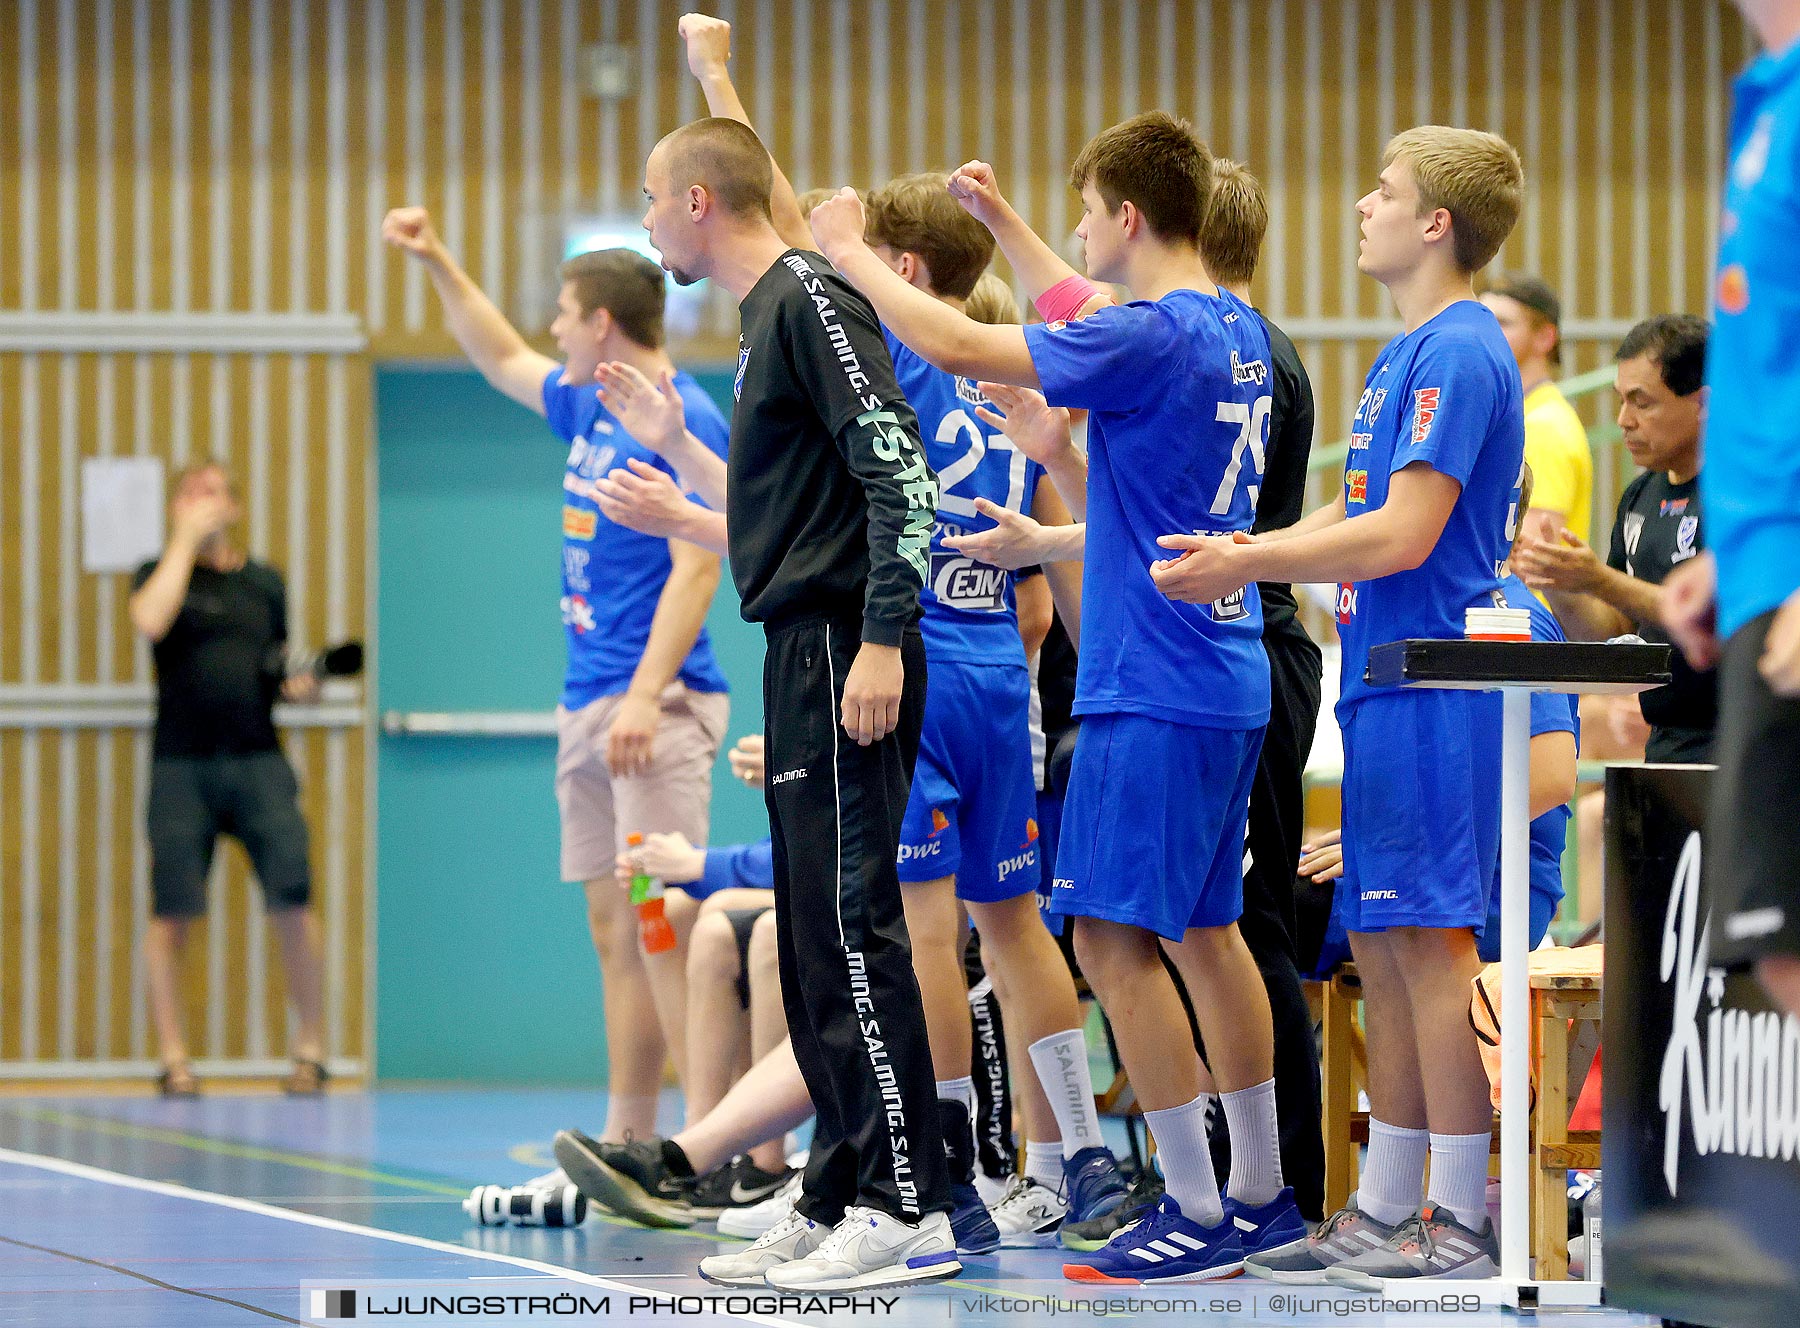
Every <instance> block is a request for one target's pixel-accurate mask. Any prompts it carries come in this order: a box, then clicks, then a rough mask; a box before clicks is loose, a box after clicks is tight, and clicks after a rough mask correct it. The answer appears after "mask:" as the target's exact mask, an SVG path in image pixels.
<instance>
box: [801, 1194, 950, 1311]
mask: <svg viewBox="0 0 1800 1328" xmlns="http://www.w3.org/2000/svg"><path fill="white" fill-rule="evenodd" d="M960 1272H962V1261H961V1260H959V1259H958V1258H957V1257H956V1237H955V1235H954V1234H952V1232H951V1230H950V1218H949V1217H948V1215H946V1214H944V1213H930V1214H927V1215H926V1216H925V1217H924V1218H922V1219H920V1221H919V1223H918V1224H917V1225H916V1226H915V1225H913V1224H912V1223H909V1222H902V1221H901V1220H900V1219H899V1218H897V1217H890V1216H889V1215H888V1214H886V1213H883V1212H879V1211H877V1210H876V1209H873V1208H861V1207H851V1208H847V1209H845V1210H844V1220H843V1221H841V1222H839V1223H838V1224H837V1226H835V1227H833V1228H832V1230H831V1234H830V1235H828V1236H826V1237H825V1239H824V1240H823V1241H821V1242H820V1243H819V1245H818V1247H817V1248H816V1249H814V1250H813V1251H812V1253H810V1254H807V1255H805V1256H804V1257H802V1258H797V1259H795V1260H794V1261H793V1262H792V1263H784V1264H780V1265H779V1266H777V1267H774V1268H771V1269H769V1273H768V1283H769V1285H770V1286H772V1287H776V1288H778V1289H780V1290H783V1291H851V1290H855V1289H856V1288H858V1287H873V1286H893V1285H895V1284H897V1283H901V1282H935V1281H938V1280H940V1279H942V1278H946V1277H955V1276H956V1275H957V1274H958V1273H960Z"/></svg>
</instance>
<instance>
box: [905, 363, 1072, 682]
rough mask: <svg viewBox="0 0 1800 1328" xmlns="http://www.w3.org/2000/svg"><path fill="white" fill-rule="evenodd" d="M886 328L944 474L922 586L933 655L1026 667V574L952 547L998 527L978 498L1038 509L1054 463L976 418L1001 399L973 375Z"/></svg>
mask: <svg viewBox="0 0 1800 1328" xmlns="http://www.w3.org/2000/svg"><path fill="white" fill-rule="evenodd" d="M882 335H883V336H884V337H885V338H886V339H887V346H888V353H889V354H890V355H891V356H892V357H893V360H894V377H895V378H896V379H897V380H898V381H899V384H900V391H901V393H902V394H903V395H904V396H905V397H906V400H907V402H908V404H910V405H911V406H912V408H913V413H914V414H916V415H917V416H918V417H919V436H920V438H921V439H922V440H923V441H924V443H925V456H926V458H927V459H928V460H929V461H930V462H931V468H932V470H933V471H935V472H936V473H937V477H938V509H937V522H936V524H935V525H933V527H932V530H931V576H930V577H929V578H928V579H927V580H926V582H925V588H924V589H923V590H922V591H920V592H919V604H920V607H921V608H923V609H924V616H923V617H922V618H921V619H920V620H919V631H920V633H921V634H922V635H923V636H924V638H925V653H926V655H927V657H928V658H930V659H942V660H956V661H959V662H962V663H967V664H1016V665H1018V666H1019V667H1020V668H1024V667H1025V647H1024V645H1023V643H1022V642H1021V641H1020V640H1019V609H1018V597H1017V595H1016V594H1015V591H1014V583H1015V581H1016V578H1015V577H1014V575H1013V574H1012V573H1011V572H1003V571H1001V570H1000V569H999V568H997V567H989V566H987V565H986V564H985V563H979V562H976V561H975V560H974V559H972V558H969V557H967V556H965V555H963V554H960V553H957V552H956V551H955V550H954V549H949V548H946V547H945V546H944V540H945V539H947V538H949V539H954V538H956V537H957V536H960V535H972V534H976V533H978V532H980V531H983V530H992V529H993V527H994V522H993V519H992V518H990V517H985V516H982V515H981V514H980V513H979V512H977V511H976V510H975V500H976V499H977V498H986V499H987V500H988V501H989V502H992V503H994V504H995V505H996V506H999V507H1004V508H1007V509H1008V510H1009V511H1013V512H1029V511H1030V510H1031V504H1032V500H1033V499H1034V498H1035V497H1036V494H1037V486H1038V481H1039V479H1041V478H1042V477H1043V473H1044V468H1043V467H1042V466H1040V465H1038V463H1037V462H1035V461H1033V460H1031V459H1030V458H1029V457H1027V456H1026V455H1025V454H1024V453H1023V452H1021V451H1019V449H1018V448H1016V447H1014V446H1013V444H1012V440H1011V439H1009V438H1008V437H1007V436H1006V435H1005V434H1003V433H1001V432H1000V431H999V430H998V429H995V428H992V427H990V426H989V425H986V424H983V423H982V422H981V420H979V419H978V418H976V415H975V408H976V407H977V406H987V407H988V409H990V410H994V409H995V407H994V406H993V405H992V404H991V403H990V402H989V401H988V400H987V398H986V397H984V396H982V395H981V392H980V391H979V390H978V389H977V388H976V386H975V383H974V381H973V380H972V379H968V378H958V377H957V376H956V375H955V374H949V373H945V372H944V371H943V370H942V369H939V368H936V367H935V366H933V365H930V364H927V363H926V362H925V361H924V360H922V359H920V358H919V357H918V356H917V355H916V354H914V353H913V352H912V350H911V349H909V348H908V347H906V346H904V345H902V344H901V343H900V342H899V341H898V340H897V339H896V338H895V337H894V334H893V333H892V332H889V331H887V330H886V329H885V328H884V329H882Z"/></svg>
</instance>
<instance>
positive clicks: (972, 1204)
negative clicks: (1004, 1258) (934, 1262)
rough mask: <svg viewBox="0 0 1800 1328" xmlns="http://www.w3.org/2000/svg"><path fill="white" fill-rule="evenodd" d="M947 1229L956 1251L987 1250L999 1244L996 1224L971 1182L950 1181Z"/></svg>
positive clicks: (986, 1252) (968, 1252) (959, 1252)
mask: <svg viewBox="0 0 1800 1328" xmlns="http://www.w3.org/2000/svg"><path fill="white" fill-rule="evenodd" d="M950 1202H951V1203H952V1204H953V1205H955V1206H954V1207H953V1208H951V1210H950V1231H951V1234H952V1235H954V1236H955V1237H956V1252H957V1253H958V1254H991V1253H992V1252H993V1251H995V1250H997V1249H999V1248H1000V1228H999V1227H997V1226H995V1225H994V1218H993V1214H991V1213H989V1212H988V1209H987V1205H986V1204H984V1203H983V1202H981V1192H980V1191H979V1190H977V1189H976V1188H975V1187H974V1186H973V1185H955V1184H953V1185H951V1187H950Z"/></svg>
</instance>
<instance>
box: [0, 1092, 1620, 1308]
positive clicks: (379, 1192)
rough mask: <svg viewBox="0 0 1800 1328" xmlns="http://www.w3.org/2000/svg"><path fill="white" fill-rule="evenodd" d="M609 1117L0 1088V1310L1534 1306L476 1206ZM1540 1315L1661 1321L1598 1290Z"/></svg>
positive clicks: (517, 1099) (457, 1097)
mask: <svg viewBox="0 0 1800 1328" xmlns="http://www.w3.org/2000/svg"><path fill="white" fill-rule="evenodd" d="M669 1105H671V1104H668V1103H665V1108H667V1107H668V1106H669ZM600 1116H601V1103H600V1102H599V1100H598V1099H597V1097H596V1095H594V1094H592V1093H585V1092H582V1093H576V1092H567V1091H538V1092H470V1091H441V1090H418V1091H396V1090H383V1091H380V1092H372V1093H342V1094H333V1095H331V1096H329V1097H326V1098H323V1099H319V1100H312V1101H306V1100H289V1099H285V1098H280V1097H269V1096H242V1097H229V1096H224V1095H211V1096H207V1097H203V1098H201V1099H199V1100H197V1101H185V1102H180V1101H163V1100H160V1099H156V1098H147V1097H83V1098H66V1097H43V1098H11V1099H0V1325H6V1326H7V1328H12V1326H13V1325H32V1328H74V1326H77V1325H79V1326H80V1328H90V1326H91V1328H213V1326H214V1325H221V1326H222V1325H254V1324H269V1323H290V1324H327V1323H333V1322H347V1320H344V1319H342V1318H337V1319H334V1318H330V1317H325V1311H326V1310H328V1309H330V1308H332V1303H331V1302H330V1301H328V1300H327V1299H326V1298H324V1297H319V1298H315V1297H314V1296H313V1295H312V1292H313V1291H314V1290H320V1291H321V1292H322V1291H324V1290H327V1289H348V1288H356V1289H359V1290H360V1293H361V1299H360V1300H359V1301H358V1305H357V1308H358V1310H359V1311H360V1312H359V1314H358V1316H357V1317H358V1319H359V1320H369V1319H380V1320H381V1321H384V1322H390V1323H396V1324H398V1323H408V1324H414V1323H416V1324H483V1323H502V1322H503V1323H515V1324H516V1323H552V1322H564V1323H567V1322H585V1323H597V1322H603V1321H604V1322H622V1321H625V1320H633V1321H637V1322H641V1323H643V1324H645V1325H648V1324H649V1323H650V1322H651V1321H653V1320H655V1319H663V1320H665V1321H667V1320H671V1319H677V1318H678V1319H680V1320H682V1321H684V1322H687V1323H694V1324H704V1325H724V1324H744V1323H756V1324H763V1325H786V1324H807V1325H815V1326H816V1325H823V1324H827V1323H833V1324H835V1323H848V1322H850V1321H851V1320H856V1321H858V1322H862V1321H868V1320H871V1319H874V1320H880V1321H883V1322H885V1323H887V1324H890V1325H892V1328H919V1326H920V1325H926V1324H942V1323H955V1324H959V1325H968V1326H969V1328H982V1326H984V1325H990V1324H993V1325H998V1324H1024V1323H1031V1322H1041V1321H1045V1320H1055V1321H1057V1322H1063V1323H1070V1324H1077V1323H1088V1322H1098V1321H1100V1320H1102V1319H1111V1318H1126V1317H1133V1318H1155V1319H1159V1320H1162V1321H1163V1322H1164V1323H1165V1324H1166V1325H1169V1328H1186V1326H1187V1325H1201V1324H1205V1325H1212V1324H1237V1323H1253V1324H1305V1325H1322V1324H1405V1325H1418V1324H1437V1323H1453V1324H1458V1325H1465V1326H1466V1328H1481V1326H1484V1325H1491V1324H1502V1323H1519V1322H1529V1320H1521V1319H1519V1318H1517V1317H1516V1316H1515V1315H1514V1314H1513V1313H1512V1312H1510V1311H1502V1310H1499V1309H1497V1308H1493V1307H1488V1308H1482V1309H1476V1310H1473V1311H1471V1310H1468V1309H1464V1308H1463V1307H1462V1306H1460V1305H1455V1304H1451V1305H1446V1306H1443V1307H1441V1308H1435V1309H1434V1308H1430V1307H1428V1306H1426V1305H1418V1306H1414V1307H1405V1308H1403V1307H1399V1306H1390V1307H1387V1308H1385V1309H1384V1308H1383V1307H1381V1306H1380V1305H1379V1304H1378V1303H1376V1302H1373V1301H1372V1300H1371V1298H1369V1297H1366V1296H1356V1295H1352V1294H1351V1293H1348V1292H1339V1291H1330V1292H1327V1291H1325V1290H1324V1289H1319V1290H1317V1291H1314V1290H1312V1289H1308V1288H1297V1289H1289V1288H1280V1287H1275V1286H1272V1285H1269V1284H1266V1283H1256V1282H1250V1281H1248V1280H1245V1279H1238V1280H1234V1281H1229V1282H1219V1283H1205V1284H1187V1285H1182V1286H1168V1287H1162V1288H1149V1289H1142V1290H1139V1289H1132V1290H1130V1291H1126V1292H1115V1293H1110V1294H1109V1293H1106V1292H1103V1291H1102V1292H1096V1291H1095V1290H1093V1289H1091V1288H1087V1287H1078V1286H1077V1285H1076V1284H1074V1283H1070V1282H1066V1281H1064V1280H1063V1279H1062V1277H1061V1275H1060V1269H1059V1263H1060V1261H1059V1259H1058V1255H1057V1252H1055V1251H1050V1250H1022V1251H1007V1252H1005V1253H1003V1254H1001V1255H999V1256H996V1257H986V1258H972V1259H968V1260H965V1263H964V1273H963V1276H962V1277H960V1278H959V1279H957V1280H955V1281H953V1282H948V1283H940V1284H936V1285H933V1286H930V1287H924V1288H915V1289H911V1290H906V1291H900V1292H887V1293H884V1294H883V1296H882V1297H881V1298H880V1299H879V1300H873V1301H872V1300H871V1299H870V1297H869V1296H868V1295H867V1294H864V1295H863V1296H862V1297H861V1299H860V1301H859V1303H857V1304H856V1305H839V1306H835V1307H834V1306H830V1305H824V1304H806V1303H803V1302H799V1301H789V1302H787V1303H781V1302H778V1301H777V1299H776V1297H775V1293H773V1292H769V1293H765V1294H764V1295H762V1296H758V1297H751V1296H748V1295H746V1294H735V1295H728V1293H726V1292H725V1291H724V1290H723V1289H721V1288H718V1287H713V1286H710V1285H709V1284H707V1283H705V1282H703V1281H701V1280H700V1278H699V1277H698V1275H697V1274H696V1273H695V1271H694V1265H695V1263H696V1262H697V1261H698V1260H699V1258H701V1257H702V1256H703V1255H706V1254H710V1253H713V1252H715V1251H716V1250H718V1249H719V1248H721V1246H722V1245H724V1244H726V1243H730V1242H728V1241H726V1239H725V1238H721V1237H718V1236H716V1235H710V1234H708V1233H709V1232H710V1230H711V1228H710V1224H708V1225H705V1226H702V1227H697V1228H695V1230H694V1232H693V1233H685V1232H666V1231H646V1230H642V1229H639V1228H637V1227H633V1226H629V1225H625V1224H623V1223H619V1222H617V1221H614V1220H602V1219H594V1218H590V1219H589V1221H588V1222H587V1224H586V1225H585V1226H583V1227H581V1228H578V1229H575V1230H548V1229H520V1228H512V1227H502V1228H493V1229H489V1228H481V1227H477V1226H474V1225H473V1224H471V1223H470V1222H469V1221H468V1219H467V1218H466V1217H465V1215H464V1214H463V1212H462V1209H461V1207H460V1206H459V1205H460V1203H461V1201H462V1198H463V1196H464V1195H465V1194H466V1193H467V1192H468V1189H469V1187H470V1186H471V1185H475V1184H482V1183H503V1184H514V1183H518V1182H520V1181H523V1180H526V1179H528V1178H530V1177H531V1176H533V1175H536V1174H538V1173H540V1172H542V1171H544V1170H547V1169H548V1168H549V1167H550V1166H551V1165H552V1163H551V1162H550V1160H549V1158H548V1155H547V1154H548V1141H549V1139H550V1136H551V1135H552V1134H553V1133H554V1132H555V1131H556V1130H557V1129H559V1128H563V1127H565V1126H569V1125H576V1126H580V1125H584V1124H585V1125H588V1126H590V1128H591V1127H592V1125H593V1124H594V1123H596V1122H597V1121H598V1120H599V1119H600ZM1454 1290H1455V1288H1454V1286H1453V1285H1452V1286H1451V1287H1448V1288H1445V1289H1444V1291H1443V1292H1441V1293H1439V1294H1454ZM1134 1302H1136V1303H1134ZM496 1311H497V1312H496ZM315 1313H317V1314H318V1315H319V1316H320V1317H313V1316H314V1314H315ZM1538 1321H1539V1322H1541V1323H1543V1324H1545V1325H1547V1326H1549V1325H1554V1326H1555V1328H1589V1326H1590V1325H1605V1326H1606V1328H1626V1326H1627V1325H1639V1324H1649V1323H1651V1322H1653V1321H1652V1320H1648V1319H1643V1318H1639V1317H1636V1316H1631V1315H1625V1314H1621V1313H1616V1312H1605V1311H1592V1310H1588V1311H1555V1312H1551V1311H1546V1312H1543V1313H1541V1314H1540V1315H1539V1316H1538Z"/></svg>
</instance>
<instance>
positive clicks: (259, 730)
mask: <svg viewBox="0 0 1800 1328" xmlns="http://www.w3.org/2000/svg"><path fill="white" fill-rule="evenodd" d="M169 515H170V525H171V527H172V533H171V535H170V538H169V544H168V547H167V548H166V549H165V550H164V551H163V555H162V557H161V558H160V559H158V560H157V561H156V562H153V563H146V564H145V565H144V566H143V567H142V568H140V569H139V570H138V574H137V578H136V582H135V589H134V592H133V594H132V596H131V621H132V623H133V624H134V625H135V626H136V627H137V629H138V631H140V632H142V633H143V634H144V636H145V637H146V638H147V639H148V640H149V641H150V642H151V644H152V646H153V653H154V656H155V660H156V690H157V712H156V734H155V740H154V745H153V759H152V762H151V769H150V798H149V812H148V825H149V835H150V858H151V873H150V878H151V879H150V890H151V919H150V927H149V930H148V932H147V933H146V934H145V937H144V960H145V969H146V971H147V974H148V977H149V983H150V1007H151V1013H152V1015H153V1017H154V1019H155V1021H156V1033H157V1040H158V1042H159V1044H160V1050H161V1057H162V1063H163V1070H162V1074H161V1075H160V1076H159V1078H158V1085H159V1087H160V1088H161V1089H162V1091H163V1092H164V1093H165V1094H169V1095H171V1096H181V1097H186V1096H191V1095H193V1094H194V1093H195V1092H196V1091H197V1089H198V1084H197V1082H196V1081H195V1079H194V1076H193V1072H192V1071H191V1070H190V1069H189V1066H188V1047H187V1036H186V1033H185V1031H184V1030H183V1027H182V1020H181V1006H180V1000H179V997H178V994H177V985H178V972H179V964H180V958H181V951H182V949H183V947H184V946H185V944H186V941H187V932H188V924H189V923H190V922H191V921H192V920H193V919H194V918H195V917H198V916H199V915H201V914H203V913H204V912H205V911H206V877H207V873H208V871H209V869H210V868H211V865H212V856H213V849H214V846H215V845H216V843H217V841H218V837H219V835H221V834H229V835H232V836H234V837H235V838H236V839H237V840H238V841H239V842H240V843H241V844H242V845H243V846H244V849H245V851H246V852H247V853H248V854H249V855H250V860H251V864H252V865H253V866H254V868H255V869H256V875H257V879H258V880H259V881H260V882H261V884H262V889H263V897H264V899H265V901H266V902H267V905H268V913H269V922H270V925H271V926H272V927H273V928H274V930H275V935H276V937H277V938H278V940H279V942H280V946H281V955H282V963H283V966H284V967H285V969H286V972H287V980H288V990H289V994H290V996H291V997H292V999H293V1002H294V1007H295V1012H296V1014H297V1015H298V1026H297V1028H296V1032H295V1040H294V1072H293V1074H292V1075H291V1076H290V1077H289V1078H288V1080H287V1083H286V1085H285V1086H286V1088H287V1089H288V1091H289V1092H294V1093H316V1092H318V1091H319V1090H320V1088H321V1087H322V1086H323V1084H324V1081H325V1078H326V1073H325V1069H324V1056H323V1049H322V1035H323V1020H322V1017H321V1007H322V990H323V985H324V978H323V974H324V966H323V958H322V947H321V944H320V936H319V925H318V920H317V919H316V918H315V917H314V916H313V914H312V913H311V912H310V911H309V910H308V909H307V907H306V905H307V902H308V900H309V899H310V898H311V893H312V878H311V873H310V871H309V868H308V864H307V837H306V824H305V822H304V821H303V820H302V819H301V816H300V804H299V787H298V785H297V784H296V783H295V780H294V771H293V768H292V767H291V766H290V765H289V764H288V762H287V758H286V757H285V756H284V755H283V754H282V751H281V747H280V745H279V744H278V743H277V741H276V737H275V723H274V718H273V713H272V712H273V709H274V705H275V701H276V699H277V698H278V697H283V696H285V698H286V699H288V700H292V701H311V700H316V699H317V696H318V682H317V680H316V679H314V678H313V677H311V676H310V675H305V676H301V677H296V678H292V679H289V678H287V677H286V672H287V670H286V666H285V659H286V646H287V639H288V633H287V592H286V590H285V589H284V588H283V586H282V582H281V577H280V575H279V573H277V572H276V571H275V569H274V568H272V567H268V566H265V565H264V564H262V563H258V562H253V561H251V560H250V559H249V558H247V557H245V555H244V553H243V551H242V550H240V549H239V548H238V547H237V546H236V545H235V544H234V543H233V542H232V539H231V534H230V529H231V527H232V526H233V525H234V524H236V523H237V522H238V521H240V520H241V519H242V517H243V508H242V505H241V503H240V501H239V497H238V493H237V489H236V486H235V485H234V484H233V482H232V479H231V476H230V475H229V473H228V472H227V471H226V470H225V468H224V467H223V466H222V465H220V464H218V463H217V462H212V461H207V462H201V463H199V464H197V465H193V466H189V467H188V468H187V469H186V470H184V471H182V472H181V474H180V475H178V476H177V477H176V480H175V484H174V487H173V490H172V497H171V500H170V504H169Z"/></svg>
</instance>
